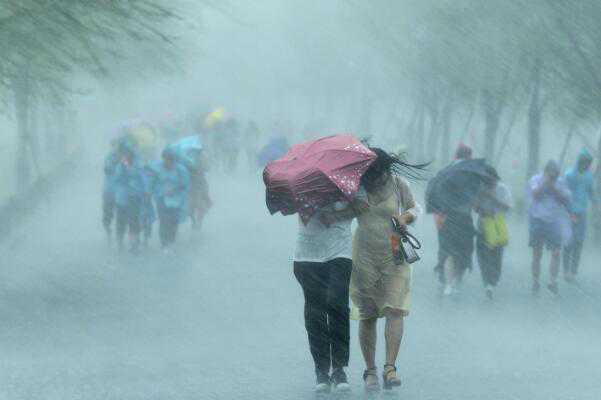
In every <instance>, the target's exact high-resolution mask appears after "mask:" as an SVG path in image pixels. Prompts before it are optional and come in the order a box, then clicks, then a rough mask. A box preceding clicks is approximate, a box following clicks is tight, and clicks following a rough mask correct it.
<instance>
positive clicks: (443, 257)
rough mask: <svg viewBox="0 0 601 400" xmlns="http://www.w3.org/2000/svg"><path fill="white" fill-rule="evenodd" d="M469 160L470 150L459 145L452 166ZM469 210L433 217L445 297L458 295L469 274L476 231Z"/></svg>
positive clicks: (463, 207) (452, 209)
mask: <svg viewBox="0 0 601 400" xmlns="http://www.w3.org/2000/svg"><path fill="white" fill-rule="evenodd" d="M471 159H472V149H471V147H469V146H467V145H465V144H463V143H460V144H459V146H458V147H457V150H456V152H455V160H454V161H453V162H452V163H451V166H452V165H457V164H459V163H462V162H464V161H467V160H471ZM472 209H473V204H470V203H465V204H462V205H461V206H458V207H448V208H447V209H446V210H445V212H444V214H443V213H442V212H438V213H436V214H434V218H435V222H436V225H437V228H438V246H439V250H438V265H437V267H436V271H437V272H438V274H439V281H440V282H441V283H442V284H443V294H444V295H445V296H449V295H452V294H454V293H456V292H457V287H458V285H459V284H460V283H461V282H462V280H463V276H464V274H465V271H467V270H471V269H472V266H473V260H472V258H473V253H474V235H475V233H476V231H475V229H474V220H473V218H472Z"/></svg>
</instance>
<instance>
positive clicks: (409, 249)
mask: <svg viewBox="0 0 601 400" xmlns="http://www.w3.org/2000/svg"><path fill="white" fill-rule="evenodd" d="M391 221H392V230H393V231H394V232H395V233H396V234H398V235H399V236H400V240H399V241H398V250H397V251H395V252H394V253H396V254H398V258H397V257H395V258H396V259H395V263H396V264H400V263H402V260H405V262H406V263H407V264H413V263H414V262H417V261H419V260H420V257H419V254H417V250H419V249H421V248H422V244H421V243H420V241H419V240H417V238H416V237H415V236H413V235H412V234H410V233H409V232H407V230H406V229H401V226H400V224H399V222H398V221H397V220H396V218H394V217H393V218H392V219H391Z"/></svg>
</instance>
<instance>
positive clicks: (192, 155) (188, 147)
mask: <svg viewBox="0 0 601 400" xmlns="http://www.w3.org/2000/svg"><path fill="white" fill-rule="evenodd" d="M168 147H169V148H170V149H173V151H174V152H175V154H176V155H177V157H178V159H179V160H180V162H182V163H184V164H185V165H186V166H188V167H194V166H196V163H197V161H198V154H199V153H200V151H201V150H202V149H203V145H202V141H201V140H200V136H198V135H192V136H186V137H184V138H181V139H180V140H178V141H177V142H175V143H172V144H170V145H169V146H168Z"/></svg>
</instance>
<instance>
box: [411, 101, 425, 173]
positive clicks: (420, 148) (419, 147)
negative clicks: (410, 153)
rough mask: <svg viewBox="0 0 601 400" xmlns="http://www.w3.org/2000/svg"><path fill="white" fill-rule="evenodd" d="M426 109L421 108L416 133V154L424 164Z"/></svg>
mask: <svg viewBox="0 0 601 400" xmlns="http://www.w3.org/2000/svg"><path fill="white" fill-rule="evenodd" d="M425 114H426V113H425V111H424V107H423V106H420V110H419V117H418V118H417V129H416V131H415V134H414V136H415V147H416V148H415V154H416V156H417V159H418V160H419V161H420V162H423V161H424V159H425V157H424V135H425V133H426V132H425V123H426V121H425V119H426V115H425Z"/></svg>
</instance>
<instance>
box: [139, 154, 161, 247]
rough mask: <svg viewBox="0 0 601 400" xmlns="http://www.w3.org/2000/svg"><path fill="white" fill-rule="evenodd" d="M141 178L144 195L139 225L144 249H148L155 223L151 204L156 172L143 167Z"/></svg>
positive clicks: (148, 165) (154, 214)
mask: <svg viewBox="0 0 601 400" xmlns="http://www.w3.org/2000/svg"><path fill="white" fill-rule="evenodd" d="M143 176H144V181H145V187H146V190H145V193H144V199H143V200H142V208H141V210H140V225H141V230H142V233H143V240H144V247H148V244H149V242H150V238H151V237H152V225H153V224H154V222H155V221H156V218H157V217H156V212H155V210H154V204H153V202H152V183H153V182H154V180H155V179H156V172H155V171H154V170H153V169H152V167H151V165H150V164H147V165H145V166H144V169H143Z"/></svg>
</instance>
